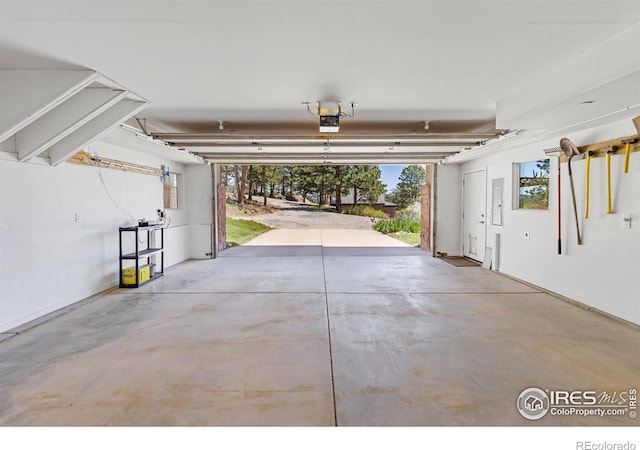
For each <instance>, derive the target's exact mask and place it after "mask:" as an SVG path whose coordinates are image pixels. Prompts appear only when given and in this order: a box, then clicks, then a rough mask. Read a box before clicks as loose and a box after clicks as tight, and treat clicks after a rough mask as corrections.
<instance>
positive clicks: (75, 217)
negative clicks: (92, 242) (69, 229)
mask: <svg viewBox="0 0 640 450" xmlns="http://www.w3.org/2000/svg"><path fill="white" fill-rule="evenodd" d="M73 218H74V219H75V221H76V222H80V213H75V215H74V216H73Z"/></svg>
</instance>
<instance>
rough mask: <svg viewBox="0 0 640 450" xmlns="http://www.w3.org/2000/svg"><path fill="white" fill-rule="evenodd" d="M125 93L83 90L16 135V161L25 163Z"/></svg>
mask: <svg viewBox="0 0 640 450" xmlns="http://www.w3.org/2000/svg"><path fill="white" fill-rule="evenodd" d="M126 95H127V91H124V90H118V91H114V90H112V89H110V88H86V89H84V90H82V91H80V92H78V93H77V94H76V95H74V96H73V97H71V98H70V99H69V100H67V101H65V102H64V103H62V104H61V105H59V106H58V107H56V108H54V109H53V110H51V111H50V112H49V113H48V114H47V115H45V116H43V117H41V118H40V119H38V120H36V121H35V122H33V123H31V124H30V125H28V126H27V127H25V128H23V129H22V130H20V131H19V132H18V133H17V134H16V151H17V153H18V160H19V161H28V160H30V159H31V158H33V157H35V156H37V155H39V154H40V153H42V152H44V151H45V150H46V149H48V148H49V147H51V146H53V145H54V144H56V143H57V142H59V141H61V140H62V139H64V138H65V137H67V136H68V135H70V134H71V133H73V132H74V131H76V130H77V129H79V128H80V127H81V126H83V125H84V124H86V123H87V122H89V121H90V120H91V119H93V118H94V117H97V116H98V115H100V114H101V113H102V112H104V111H106V110H107V109H109V108H110V107H111V106H113V105H115V104H116V103H117V102H119V101H120V100H121V99H123V98H124V97H125V96H126Z"/></svg>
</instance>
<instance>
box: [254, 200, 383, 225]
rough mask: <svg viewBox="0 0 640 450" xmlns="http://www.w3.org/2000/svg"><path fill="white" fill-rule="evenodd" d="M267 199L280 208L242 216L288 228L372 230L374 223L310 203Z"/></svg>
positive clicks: (367, 218) (367, 219) (364, 218)
mask: <svg viewBox="0 0 640 450" xmlns="http://www.w3.org/2000/svg"><path fill="white" fill-rule="evenodd" d="M253 199H254V200H256V201H258V202H261V201H262V197H256V196H254V197H253ZM267 201H268V203H269V204H270V205H274V206H278V207H280V210H279V211H276V212H274V213H271V214H261V215H257V216H251V217H242V218H243V219H249V220H253V221H256V222H260V223H264V224H265V225H269V226H270V227H272V228H287V229H316V230H329V229H330V230H338V229H342V230H370V229H371V225H372V220H371V219H370V218H369V217H360V216H350V215H348V214H338V213H335V212H326V211H321V210H319V209H318V208H317V207H314V206H312V205H310V204H309V203H300V202H292V201H287V200H278V199H272V198H270V199H268V200H267Z"/></svg>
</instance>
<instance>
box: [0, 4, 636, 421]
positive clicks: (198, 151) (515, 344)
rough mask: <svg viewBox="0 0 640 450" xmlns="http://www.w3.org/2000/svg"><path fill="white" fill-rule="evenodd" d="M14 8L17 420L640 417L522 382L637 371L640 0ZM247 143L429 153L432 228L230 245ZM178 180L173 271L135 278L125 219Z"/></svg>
mask: <svg viewBox="0 0 640 450" xmlns="http://www.w3.org/2000/svg"><path fill="white" fill-rule="evenodd" d="M0 25H1V26H0V385H2V386H3V387H2V389H1V390H0V411H2V412H0V424H2V425H165V426H169V425H183V426H184V425H324V426H335V425H346V426H349V425H369V426H378V425H420V426H429V425H518V426H526V425H531V424H542V425H550V426H553V425H598V426H600V425H622V426H629V425H637V419H632V418H630V417H629V416H619V417H606V418H599V417H576V416H573V417H569V416H567V417H551V416H547V417H545V418H543V419H541V420H540V421H535V422H534V421H529V420H527V419H525V418H523V417H522V416H521V415H520V414H519V413H518V410H517V409H516V408H515V404H516V400H517V398H518V395H519V394H520V392H522V390H523V389H525V388H528V387H532V386H537V387H547V388H549V389H596V390H608V391H621V390H625V389H630V388H632V387H633V386H635V384H636V383H637V373H638V372H639V369H640V362H639V361H640V350H639V349H638V345H637V343H638V342H639V337H640V328H639V326H640V303H639V301H638V291H639V290H640V289H639V288H640V285H639V282H638V277H637V276H636V275H637V272H638V268H639V265H638V261H637V255H638V253H639V251H640V228H639V227H638V222H639V220H640V158H639V157H638V151H640V119H639V117H640V53H639V52H638V49H637V42H640V4H639V3H638V2H635V1H611V2H590V1H584V2H580V1H579V2H515V1H514V2H485V1H480V2H449V3H447V2H430V1H424V2H391V1H389V2H384V1H382V2H372V3H365V2H353V1H337V2H323V1H321V2H313V1H309V2H306V1H305V2H292V1H291V2H290V1H285V2H219V1H205V2H180V1H163V2H156V3H151V2H144V1H118V2H103V1H82V0H81V1H74V2H58V1H48V2H31V1H26V2H25V1H21V2H17V1H16V2H12V1H8V2H1V3H0ZM79 36H81V38H79ZM322 117H325V118H326V117H329V118H330V120H336V121H338V120H339V130H332V131H326V130H323V129H321V127H322V126H323V125H326V123H323V120H326V119H322ZM330 125H336V124H335V123H331V124H330ZM562 138H566V139H568V140H570V141H571V142H572V143H575V148H576V152H577V153H578V154H577V155H575V156H574V157H573V158H571V163H570V164H571V168H572V172H571V177H570V176H569V164H568V159H569V158H567V156H563V155H561V154H560V152H561V150H562V149H561V148H560V140H561V139H562ZM556 150H557V151H556ZM554 152H555V153H554ZM550 154H553V155H554V156H549V155H550ZM555 155H559V156H558V157H556V156H555ZM587 156H588V157H589V158H587ZM541 160H542V161H545V160H546V161H547V163H546V164H547V165H546V166H545V167H546V168H545V169H544V170H546V172H547V174H548V176H547V181H546V183H547V184H546V190H545V192H546V193H547V194H548V197H547V203H546V205H545V207H544V208H541V209H538V210H536V209H535V208H527V207H523V206H522V204H521V203H519V198H518V196H519V195H520V193H521V192H522V183H523V179H528V178H527V176H525V175H522V172H518V171H519V170H522V167H523V166H524V165H526V164H529V163H532V162H539V161H541ZM587 162H589V165H587ZM226 163H238V164H253V163H255V164H264V163H267V164H331V165H334V164H384V163H418V164H423V165H426V166H427V167H428V173H429V174H430V176H429V179H428V180H427V183H428V184H429V186H430V205H431V207H430V211H429V213H430V216H431V227H430V230H429V241H430V242H429V245H428V248H427V249H418V248H406V247H389V246H388V245H387V244H385V243H384V242H381V241H380V239H381V238H383V236H377V237H372V236H370V235H368V234H358V233H354V234H352V235H349V236H348V238H345V237H344V236H342V237H340V236H337V235H335V234H332V233H331V232H330V231H326V230H325V231H316V232H309V233H300V235H298V234H295V233H288V234H284V235H282V234H280V235H278V236H276V235H277V234H278V233H276V235H274V236H275V237H274V238H273V239H274V240H273V241H270V242H267V241H264V242H262V243H261V242H260V241H258V242H257V243H254V244H253V245H248V246H243V247H240V248H232V249H227V250H223V249H222V245H221V242H220V231H219V230H220V222H221V219H220V217H218V215H217V214H216V211H217V210H218V207H219V202H220V198H219V194H220V191H221V184H222V182H221V179H220V175H219V174H220V170H219V169H220V165H222V164H226ZM558 172H559V173H560V176H558V177H556V174H557V173H558ZM171 175H174V176H175V177H176V178H175V179H176V180H178V182H179V195H178V197H177V201H178V204H177V207H173V208H167V209H166V215H167V218H166V219H167V220H166V222H164V223H165V226H164V229H163V233H164V242H163V247H164V249H163V250H164V256H163V258H164V260H163V265H164V276H163V277H162V278H160V279H157V280H155V281H153V282H152V283H149V284H148V285H145V286H143V287H140V288H138V289H119V288H118V285H119V281H120V275H119V268H118V264H119V244H118V229H119V227H128V226H133V225H135V224H137V222H138V220H139V219H143V218H146V219H150V220H155V218H156V215H157V210H158V209H163V203H164V199H163V185H164V183H165V181H166V178H167V177H170V176H171ZM533 178H535V176H534V177H533ZM587 186H588V189H587ZM588 192H589V193H590V195H587V193H588ZM572 194H573V198H572ZM574 208H575V209H574ZM587 208H588V211H587ZM578 231H579V233H578ZM373 234H375V233H373ZM265 239H267V238H266V237H265ZM345 239H347V242H345ZM382 241H384V239H382ZM442 255H449V256H460V257H467V258H471V259H474V260H477V261H479V262H485V261H489V264H488V267H487V268H482V267H454V266H451V265H450V264H448V263H446V262H445V261H443V260H442V258H440V256H442Z"/></svg>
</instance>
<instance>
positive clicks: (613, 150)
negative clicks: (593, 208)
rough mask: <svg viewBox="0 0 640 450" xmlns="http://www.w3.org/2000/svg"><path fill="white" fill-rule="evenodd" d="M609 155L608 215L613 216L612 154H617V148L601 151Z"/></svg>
mask: <svg viewBox="0 0 640 450" xmlns="http://www.w3.org/2000/svg"><path fill="white" fill-rule="evenodd" d="M600 151H601V152H603V153H605V154H606V155H607V214H613V202H612V200H611V154H612V153H615V151H616V148H615V147H613V146H612V147H606V148H603V149H600Z"/></svg>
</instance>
